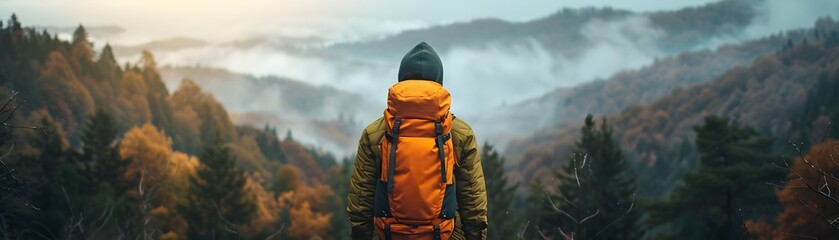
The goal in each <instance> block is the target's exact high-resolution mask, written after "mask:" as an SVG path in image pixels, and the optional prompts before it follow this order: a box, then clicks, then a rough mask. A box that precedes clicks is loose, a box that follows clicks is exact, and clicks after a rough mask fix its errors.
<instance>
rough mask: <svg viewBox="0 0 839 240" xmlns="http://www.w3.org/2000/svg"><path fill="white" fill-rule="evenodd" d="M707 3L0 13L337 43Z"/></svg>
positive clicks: (94, 6) (211, 1)
mask: <svg viewBox="0 0 839 240" xmlns="http://www.w3.org/2000/svg"><path fill="white" fill-rule="evenodd" d="M708 2H712V1H709V0H683V1H657V0H636V1H620V0H529V1H527V4H522V3H521V1H481V0H462V1H445V0H429V1H421V2H420V3H418V1H388V0H367V1H299V0H295V1H292V0H279V1H267V0H240V1H218V0H180V1H173V0H145V1H134V0H131V1H126V0H2V1H0V16H2V18H3V19H6V18H8V16H10V15H11V13H12V12H15V13H17V14H18V15H19V17H21V20H22V21H23V22H24V24H26V25H37V26H75V25H78V24H79V23H84V24H85V25H87V26H97V25H117V26H121V27H124V28H126V30H127V32H126V34H124V36H122V37H123V38H122V39H113V40H114V41H123V42H122V43H124V44H138V43H141V42H146V41H150V40H152V39H159V38H164V37H172V36H186V37H194V38H199V39H214V40H216V41H220V42H221V41H230V40H233V39H234V38H235V37H234V36H237V35H253V34H282V35H288V36H311V35H318V36H324V37H328V38H340V39H343V40H356V39H360V38H364V37H368V36H378V35H385V34H389V33H394V32H398V31H400V30H404V29H412V28H421V27H425V26H430V25H435V24H441V23H449V22H457V21H467V20H470V19H475V18H487V17H494V18H501V19H505V20H509V21H526V20H530V19H534V18H539V17H544V16H547V15H549V14H551V13H553V12H556V11H557V10H558V9H561V8H563V7H570V8H578V7H584V6H597V7H602V6H612V7H613V8H618V9H628V10H633V11H655V10H662V9H678V8H682V7H685V6H695V5H702V4H705V3H708Z"/></svg>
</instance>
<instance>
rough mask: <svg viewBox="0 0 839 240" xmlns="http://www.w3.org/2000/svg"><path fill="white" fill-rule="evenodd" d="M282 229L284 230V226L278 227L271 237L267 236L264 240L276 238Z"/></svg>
mask: <svg viewBox="0 0 839 240" xmlns="http://www.w3.org/2000/svg"><path fill="white" fill-rule="evenodd" d="M283 228H285V224H283V225H280V229H278V230H277V231H276V232H274V233H272V234H271V235H268V237H266V238H265V240H271V239H273V238H275V237H277V236H278V235H280V233H281V232H282V231H283Z"/></svg>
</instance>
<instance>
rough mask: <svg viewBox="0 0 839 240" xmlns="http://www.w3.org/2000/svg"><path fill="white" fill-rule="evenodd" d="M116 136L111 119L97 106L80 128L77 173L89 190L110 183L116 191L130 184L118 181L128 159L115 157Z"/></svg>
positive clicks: (116, 149)
mask: <svg viewBox="0 0 839 240" xmlns="http://www.w3.org/2000/svg"><path fill="white" fill-rule="evenodd" d="M116 137H117V127H116V124H115V123H114V120H113V118H112V117H111V116H110V115H108V114H107V113H105V111H104V110H102V109H101V108H100V109H96V112H95V113H94V114H93V115H92V116H90V118H88V120H87V123H86V124H85V126H84V128H83V129H82V133H81V144H82V147H81V151H80V152H79V153H78V154H77V161H78V162H79V163H81V164H80V165H81V169H80V172H81V174H82V175H83V176H84V178H85V182H86V184H88V186H91V188H90V189H91V190H95V189H96V188H97V187H98V186H99V184H100V183H101V184H108V185H110V186H111V187H113V188H114V189H115V190H116V193H122V192H123V191H125V190H127V189H128V188H129V187H130V186H129V185H128V184H126V183H125V182H123V181H122V173H123V172H124V170H125V167H126V166H128V164H129V163H131V161H130V159H122V158H121V157H120V156H119V146H118V143H117V142H116Z"/></svg>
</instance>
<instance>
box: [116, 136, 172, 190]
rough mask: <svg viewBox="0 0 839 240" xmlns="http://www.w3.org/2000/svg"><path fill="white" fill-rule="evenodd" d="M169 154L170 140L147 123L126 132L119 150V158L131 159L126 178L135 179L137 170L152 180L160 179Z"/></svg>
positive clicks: (170, 148) (170, 152)
mask: <svg viewBox="0 0 839 240" xmlns="http://www.w3.org/2000/svg"><path fill="white" fill-rule="evenodd" d="M171 154H172V139H171V138H169V137H166V136H165V135H163V133H162V132H160V131H158V130H157V128H155V127H154V125H151V124H149V123H147V124H144V125H143V126H141V127H139V128H134V129H131V130H129V131H128V132H126V133H125V135H124V137H123V140H122V143H121V144H120V148H119V155H120V157H122V158H124V159H132V160H131V165H129V167H128V168H127V170H126V175H125V176H126V177H127V178H135V177H136V176H137V174H138V172H137V171H139V169H143V171H145V172H146V174H149V175H151V177H153V178H154V177H162V176H163V174H164V173H165V172H164V169H166V167H167V165H168V164H169V160H170V157H171ZM138 168H139V169H138Z"/></svg>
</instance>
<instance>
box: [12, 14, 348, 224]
mask: <svg viewBox="0 0 839 240" xmlns="http://www.w3.org/2000/svg"><path fill="white" fill-rule="evenodd" d="M2 23H3V24H2V25H0V70H2V71H0V85H2V88H1V89H0V94H2V96H3V99H5V100H4V103H7V105H6V106H7V107H4V108H3V111H2V113H0V114H2V115H3V119H6V121H4V124H5V127H4V128H2V131H3V132H4V134H5V135H4V136H7V137H6V138H4V144H3V152H8V154H7V155H4V157H3V158H2V161H3V162H4V163H5V164H6V166H7V167H8V168H6V169H5V170H3V171H2V181H3V188H4V190H3V191H2V193H0V194H2V198H0V206H2V207H0V232H2V236H0V238H4V239H13V238H26V239H31V238H48V239H54V238H68V239H71V238H72V239H77V238H84V239H87V238H107V239H110V238H141V237H142V238H154V239H156V238H163V239H181V238H184V237H187V236H189V237H193V238H206V237H209V236H224V238H229V237H234V238H241V237H248V238H250V237H258V236H262V237H267V236H269V235H272V234H274V235H273V236H274V237H277V236H280V238H294V239H302V238H306V239H308V238H309V237H314V236H320V237H323V238H327V239H331V238H338V239H340V238H342V237H341V236H347V235H348V233H347V231H348V228H347V224H346V223H345V221H343V217H341V216H342V215H343V214H344V213H343V211H340V209H342V208H343V206H344V204H343V201H344V199H345V198H343V197H342V196H345V192H346V190H345V189H346V186H344V185H345V181H346V180H345V179H347V177H348V176H347V175H348V171H347V169H346V168H345V167H344V166H346V165H341V164H339V163H338V161H336V159H335V157H334V156H332V155H331V154H328V153H325V152H322V151H320V150H315V148H313V147H308V146H303V145H301V144H299V143H297V142H295V140H294V133H292V132H287V133H286V132H282V133H285V134H286V135H285V136H283V137H280V136H278V133H277V131H278V130H277V129H275V127H273V126H270V125H265V126H264V127H260V128H255V127H251V126H235V125H234V124H233V123H232V122H231V117H230V116H229V114H228V113H227V111H226V110H225V108H224V107H223V105H222V104H221V103H220V102H219V101H217V99H216V98H215V97H214V96H213V95H212V94H210V93H207V92H206V91H205V90H203V89H201V87H200V86H199V85H197V84H196V82H195V81H193V80H189V79H184V80H183V81H182V82H181V83H180V84H179V86H178V88H177V89H176V90H175V91H173V92H172V93H171V94H170V91H169V90H168V89H167V86H166V84H164V82H163V81H162V80H161V72H160V70H159V68H158V65H157V63H156V62H155V59H154V56H153V55H152V53H150V52H143V53H142V54H141V57H140V58H139V59H137V60H136V61H134V62H131V63H128V64H125V65H120V64H118V63H117V61H116V60H115V58H114V53H113V50H112V49H111V47H110V46H108V45H107V44H106V45H105V46H104V47H102V48H101V49H102V50H101V51H98V52H97V51H94V49H100V48H95V46H94V43H92V42H89V40H88V33H87V32H86V30H85V29H84V27H83V26H79V27H78V28H77V29H76V30H75V32H74V34H73V39H72V41H62V40H59V39H58V38H57V36H56V35H52V34H50V33H49V32H46V31H43V32H36V31H35V30H33V29H32V28H28V27H24V26H23V25H22V24H21V21H20V20H19V19H18V18H17V17H16V16H14V15H13V16H12V17H11V19H10V20H8V21H3V22H2ZM96 44H101V43H96ZM6 100H8V102H6ZM10 109H13V110H10ZM13 177H14V178H13ZM207 184H210V185H209V187H208V185H207ZM220 190H221V191H220ZM196 199H197V200H196ZM212 199H216V201H215V202H214V201H211V200H212ZM280 230H283V231H280ZM315 230H316V231H315ZM236 234H238V235H236ZM333 236H334V237H333Z"/></svg>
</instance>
